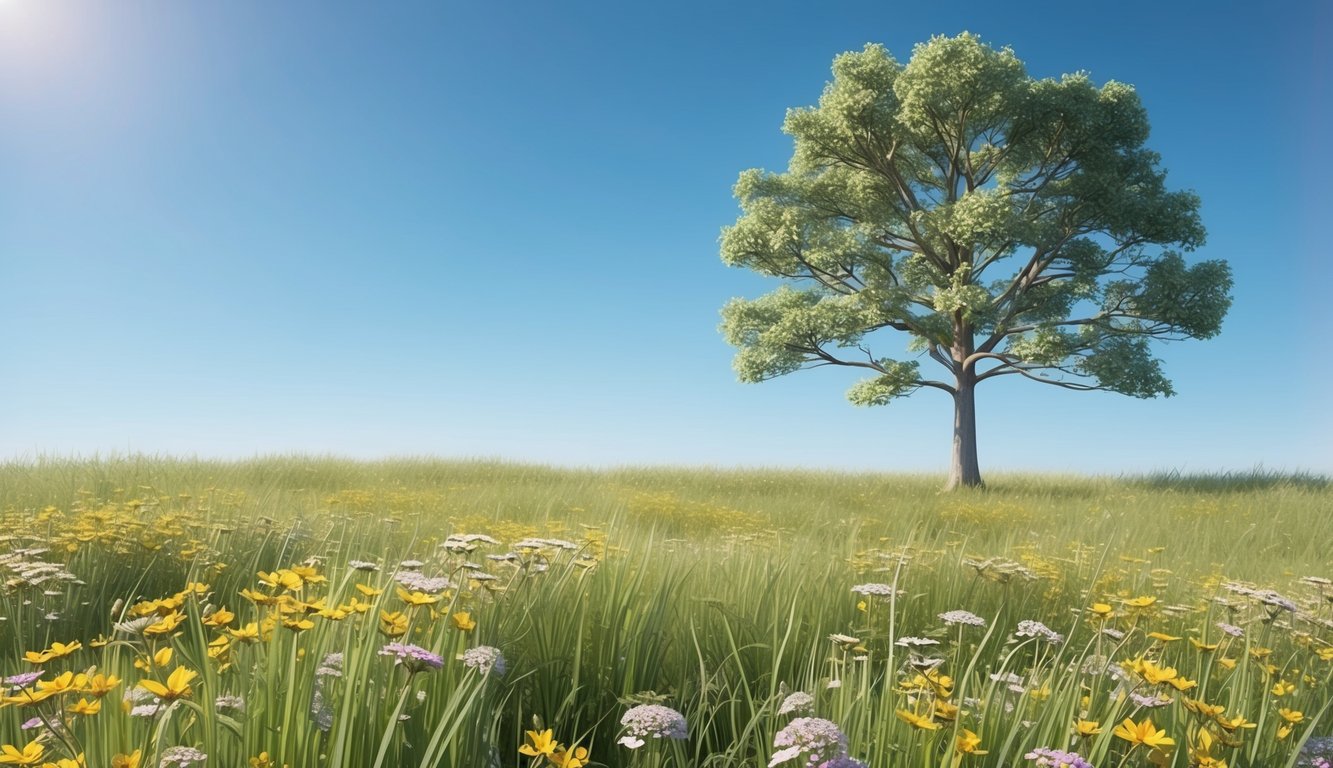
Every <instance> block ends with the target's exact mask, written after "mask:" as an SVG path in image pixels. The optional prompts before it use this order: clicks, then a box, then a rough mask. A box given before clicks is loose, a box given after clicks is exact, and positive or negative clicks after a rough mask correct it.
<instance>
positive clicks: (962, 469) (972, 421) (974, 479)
mask: <svg viewBox="0 0 1333 768" xmlns="http://www.w3.org/2000/svg"><path fill="white" fill-rule="evenodd" d="M955 389H956V391H955V392H954V396H953V461H952V462H951V463H950V466H949V482H948V483H947V484H946V485H945V486H944V489H945V490H946V491H952V490H954V489H956V488H979V487H981V485H982V482H981V465H980V464H978V463H977V400H976V390H977V375H976V367H975V365H967V366H962V365H960V366H959V371H958V377H957V383H956V385H955Z"/></svg>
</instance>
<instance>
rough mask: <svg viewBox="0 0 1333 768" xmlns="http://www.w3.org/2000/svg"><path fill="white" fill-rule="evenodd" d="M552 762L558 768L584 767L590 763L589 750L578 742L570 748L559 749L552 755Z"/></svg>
mask: <svg viewBox="0 0 1333 768" xmlns="http://www.w3.org/2000/svg"><path fill="white" fill-rule="evenodd" d="M551 763H552V764H554V765H555V766H557V768H583V766H585V765H587V764H588V750H587V748H586V747H580V746H578V745H577V744H575V745H574V746H572V747H570V748H569V749H557V750H556V751H555V752H554V753H553V754H552V755H551Z"/></svg>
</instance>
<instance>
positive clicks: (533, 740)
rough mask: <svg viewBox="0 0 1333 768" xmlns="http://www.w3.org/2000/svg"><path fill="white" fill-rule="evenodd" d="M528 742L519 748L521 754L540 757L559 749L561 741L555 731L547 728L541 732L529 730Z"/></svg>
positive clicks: (548, 755) (549, 754)
mask: <svg viewBox="0 0 1333 768" xmlns="http://www.w3.org/2000/svg"><path fill="white" fill-rule="evenodd" d="M527 737H528V740H527V743H525V744H524V745H523V746H521V747H519V748H518V751H519V752H520V753H521V754H524V755H527V756H529V757H538V756H541V755H545V756H547V757H550V756H551V755H553V754H555V751H556V750H557V749H559V747H560V743H559V742H557V741H556V740H555V736H554V733H553V731H552V730H551V729H550V728H547V729H546V730H544V731H541V732H540V733H539V732H537V731H527Z"/></svg>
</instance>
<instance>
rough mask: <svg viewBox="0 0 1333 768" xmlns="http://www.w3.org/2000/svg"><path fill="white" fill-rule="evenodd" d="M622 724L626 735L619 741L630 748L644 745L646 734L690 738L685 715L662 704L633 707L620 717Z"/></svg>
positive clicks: (659, 736) (668, 737)
mask: <svg viewBox="0 0 1333 768" xmlns="http://www.w3.org/2000/svg"><path fill="white" fill-rule="evenodd" d="M620 724H621V725H622V726H624V727H625V735H624V736H622V737H621V738H620V740H619V743H620V744H622V745H624V746H626V747H629V748H630V749H638V748H639V747H641V746H643V744H644V741H643V737H645V736H648V737H651V738H654V739H687V738H689V727H688V725H687V724H686V722H685V716H684V715H682V714H681V713H679V712H677V711H676V710H674V709H672V708H671V707H666V706H663V705H661V704H640V705H639V706H637V707H632V708H630V709H629V711H627V712H625V714H624V715H623V716H622V717H621V718H620Z"/></svg>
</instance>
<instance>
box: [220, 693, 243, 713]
mask: <svg viewBox="0 0 1333 768" xmlns="http://www.w3.org/2000/svg"><path fill="white" fill-rule="evenodd" d="M213 708H214V709H230V710H232V711H233V712H244V711H245V699H244V698H243V697H241V696H236V695H234V694H230V693H224V694H221V695H220V696H218V697H217V698H216V699H214V700H213Z"/></svg>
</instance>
